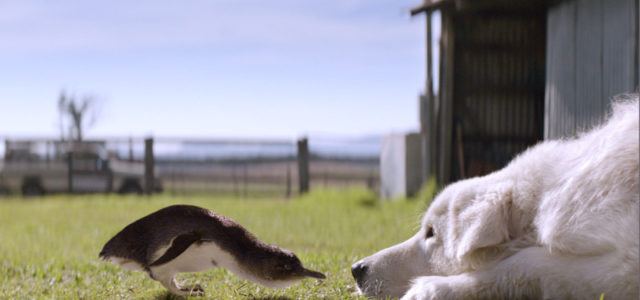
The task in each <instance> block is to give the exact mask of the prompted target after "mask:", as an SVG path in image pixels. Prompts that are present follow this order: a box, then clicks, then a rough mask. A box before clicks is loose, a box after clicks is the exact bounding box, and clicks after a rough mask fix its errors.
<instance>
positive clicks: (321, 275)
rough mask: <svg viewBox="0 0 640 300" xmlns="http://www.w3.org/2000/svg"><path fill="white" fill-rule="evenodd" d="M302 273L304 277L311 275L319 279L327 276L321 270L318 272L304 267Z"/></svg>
mask: <svg viewBox="0 0 640 300" xmlns="http://www.w3.org/2000/svg"><path fill="white" fill-rule="evenodd" d="M302 275H303V276H304V277H311V278H318V279H326V278H327V277H326V276H324V274H322V273H320V272H316V271H312V270H309V269H303V270H302Z"/></svg>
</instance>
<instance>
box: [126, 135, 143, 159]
mask: <svg viewBox="0 0 640 300" xmlns="http://www.w3.org/2000/svg"><path fill="white" fill-rule="evenodd" d="M145 153H146V152H145ZM129 161H130V162H132V161H133V138H132V137H129Z"/></svg>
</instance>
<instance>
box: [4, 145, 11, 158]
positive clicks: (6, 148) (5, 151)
mask: <svg viewBox="0 0 640 300" xmlns="http://www.w3.org/2000/svg"><path fill="white" fill-rule="evenodd" d="M9 146H10V143H9V140H4V160H5V161H7V160H8V159H9Z"/></svg>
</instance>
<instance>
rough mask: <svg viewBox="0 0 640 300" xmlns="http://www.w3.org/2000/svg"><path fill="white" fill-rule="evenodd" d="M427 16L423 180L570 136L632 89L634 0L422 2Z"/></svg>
mask: <svg viewBox="0 0 640 300" xmlns="http://www.w3.org/2000/svg"><path fill="white" fill-rule="evenodd" d="M434 10H439V11H440V12H441V14H442V24H441V25H442V38H441V40H440V41H439V45H440V53H441V55H440V57H439V65H440V71H439V74H438V75H439V78H440V84H439V87H438V90H439V93H438V94H435V95H432V93H431V92H430V91H431V89H430V82H431V81H430V80H429V79H430V78H431V74H430V72H431V70H430V69H428V70H427V74H428V75H427V89H426V93H425V95H424V96H422V97H421V106H420V107H421V120H422V133H423V137H424V143H423V147H424V149H425V150H424V155H425V157H426V158H428V159H425V160H424V161H425V166H426V167H425V169H426V171H425V175H427V176H428V175H437V178H438V180H439V182H440V183H443V184H446V183H448V182H450V181H452V180H457V179H461V178H464V177H469V176H473V175H482V174H485V173H488V172H490V171H493V170H495V169H497V168H500V167H502V166H503V165H504V164H505V163H507V162H508V161H509V160H510V159H511V158H512V157H513V156H514V155H515V154H516V153H518V152H521V151H522V150H524V149H525V148H526V147H527V146H529V145H531V144H534V143H535V142H536V141H537V140H540V139H542V138H545V139H553V138H559V137H570V136H574V135H575V134H576V133H577V132H580V131H582V130H585V129H588V128H589V127H591V126H593V125H594V124H597V123H599V122H600V121H601V120H602V118H603V117H604V115H605V114H606V111H607V110H608V106H609V103H610V101H611V98H612V96H615V95H616V94H619V93H629V92H634V91H637V89H638V82H639V80H640V78H639V77H640V75H639V74H638V73H639V61H640V50H639V47H638V40H639V37H640V32H639V31H640V30H639V25H638V23H639V14H640V12H639V10H640V8H639V5H638V0H564V1H562V0H560V1H558V0H555V1H544V0H543V1H536V0H440V1H437V0H425V2H424V4H423V5H422V6H420V7H417V8H415V9H413V10H412V14H417V13H421V12H426V13H427V16H429V15H430V14H431V13H432V12H433V11H434ZM427 23H428V24H429V22H427ZM428 26H429V25H428ZM428 26H427V29H428V31H429V27H428ZM429 42H430V41H429ZM429 42H428V43H429ZM429 46H430V45H428V46H427V49H430V47H429ZM428 51H429V50H428ZM427 57H428V60H429V57H431V55H430V53H429V52H428V53H427ZM429 63H430V61H428V66H429V65H430V64H429Z"/></svg>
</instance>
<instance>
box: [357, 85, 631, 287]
mask: <svg viewBox="0 0 640 300" xmlns="http://www.w3.org/2000/svg"><path fill="white" fill-rule="evenodd" d="M628 98H631V99H626V100H623V101H617V102H616V103H614V104H613V113H612V115H611V117H610V118H609V121H608V122H606V123H605V124H604V125H602V126H600V127H597V128H595V129H593V130H591V131H590V132H588V133H585V134H582V135H580V136H579V137H578V138H576V139H571V140H559V141H546V142H543V143H540V144H538V145H536V146H534V147H532V148H530V149H529V150H527V151H525V152H524V153H522V154H521V155H519V156H518V157H516V158H515V159H514V160H513V161H512V162H511V163H510V164H509V165H508V166H506V167H505V168H503V169H502V170H499V171H496V172H494V173H491V174H489V175H487V176H484V177H477V178H472V179H467V180H463V181H459V182H457V183H454V184H451V185H450V186H448V187H447V188H446V189H444V190H443V191H442V192H441V193H440V194H439V195H438V196H437V197H436V199H435V200H434V202H433V203H432V204H431V205H430V207H429V209H428V210H427V212H426V214H425V216H424V218H423V221H422V227H421V230H420V231H419V232H418V233H417V234H416V235H415V236H413V237H412V238H410V239H409V240H407V241H405V242H403V243H401V244H398V245H396V246H393V247H390V248H387V249H384V250H382V251H380V252H378V253H376V254H374V255H372V256H370V257H367V258H365V259H363V260H362V261H361V262H360V263H361V264H364V265H366V266H367V267H368V270H367V272H366V275H365V276H364V277H365V278H362V280H361V281H360V282H359V283H360V284H359V285H360V286H359V289H360V291H361V292H362V293H364V294H366V295H368V296H374V297H387V296H392V297H402V299H407V300H408V299H599V297H600V295H601V294H602V293H604V294H605V297H606V299H638V296H639V292H638V288H639V286H638V278H639V277H638V275H639V274H638V237H639V228H638V227H639V224H638V223H639V222H638V207H639V194H638V188H639V186H638V177H639V169H638V160H639V154H638V140H639V137H640V135H639V132H638V119H639V112H638V96H637V95H634V96H630V97H628ZM430 227H431V228H433V233H434V235H433V237H430V238H427V237H426V235H427V232H428V230H429V228H430Z"/></svg>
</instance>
